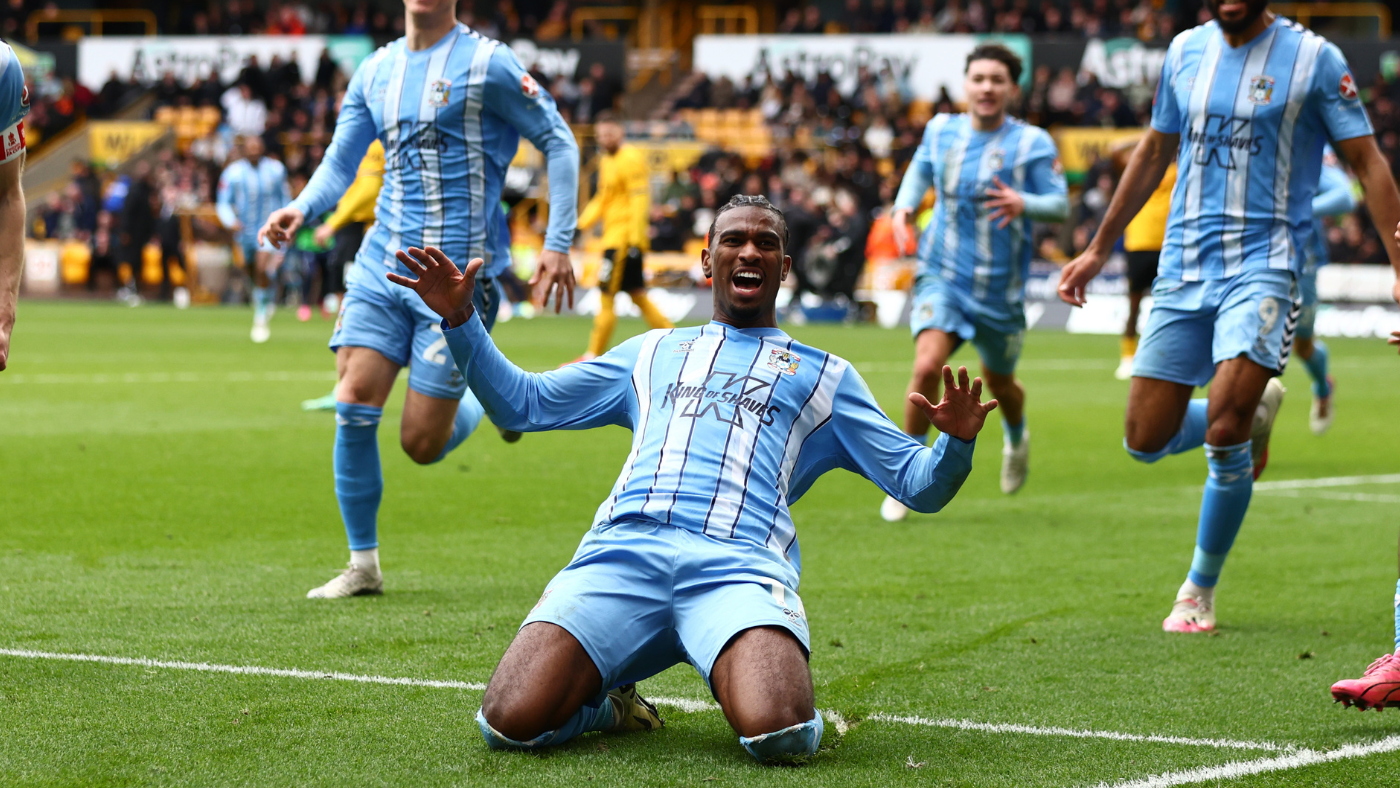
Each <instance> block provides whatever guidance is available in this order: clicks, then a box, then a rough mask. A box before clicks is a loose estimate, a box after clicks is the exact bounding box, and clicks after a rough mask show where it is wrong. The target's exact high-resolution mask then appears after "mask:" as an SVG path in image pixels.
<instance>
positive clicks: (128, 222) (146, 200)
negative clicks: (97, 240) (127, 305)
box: [118, 160, 158, 298]
mask: <svg viewBox="0 0 1400 788" xmlns="http://www.w3.org/2000/svg"><path fill="white" fill-rule="evenodd" d="M157 206H158V203H157V198H156V194H155V190H154V184H153V183H152V177H151V165H150V164H149V163H148V162H146V161H145V160H142V161H138V162H136V165H135V167H134V168H133V169H132V173H131V183H130V186H129V187H128V189H127V193H126V199H125V200H124V201H123V204H122V217H121V223H120V227H121V231H120V233H119V236H118V237H119V239H120V244H119V251H118V254H119V255H120V256H121V261H122V262H124V263H126V264H127V265H128V266H130V267H131V278H130V279H128V280H127V281H126V282H124V283H123V290H124V291H125V292H124V293H123V294H122V295H124V296H125V297H126V298H135V297H139V291H140V289H141V264H142V256H141V255H142V250H144V249H145V248H146V244H147V243H149V242H150V240H151V237H152V236H154V235H155V232H156V215H157V212H158V207H157Z"/></svg>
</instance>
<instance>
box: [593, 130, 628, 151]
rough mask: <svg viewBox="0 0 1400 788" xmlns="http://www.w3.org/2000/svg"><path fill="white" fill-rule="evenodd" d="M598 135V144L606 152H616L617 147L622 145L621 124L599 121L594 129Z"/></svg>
mask: <svg viewBox="0 0 1400 788" xmlns="http://www.w3.org/2000/svg"><path fill="white" fill-rule="evenodd" d="M594 133H595V134H597V135H598V144H599V145H601V146H602V147H603V149H604V150H606V151H607V152H608V153H617V149H618V148H620V147H622V136H623V134H622V126H621V125H620V124H617V123H599V124H598V127H597V128H596V129H594Z"/></svg>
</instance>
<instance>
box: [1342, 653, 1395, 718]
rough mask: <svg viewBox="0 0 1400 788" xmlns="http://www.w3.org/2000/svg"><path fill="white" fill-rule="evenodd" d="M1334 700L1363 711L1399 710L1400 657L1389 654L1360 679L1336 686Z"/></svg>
mask: <svg viewBox="0 0 1400 788" xmlns="http://www.w3.org/2000/svg"><path fill="white" fill-rule="evenodd" d="M1332 700H1333V701H1335V702H1337V703H1344V704H1346V705H1347V706H1355V707H1356V708H1358V709H1361V710H1362V711H1365V710H1367V709H1375V710H1376V711H1380V710H1381V709H1383V708H1385V707H1386V706H1393V707H1395V708H1400V656H1397V655H1395V654H1386V655H1385V656H1384V657H1381V658H1380V659H1378V660H1376V661H1375V662H1372V663H1371V667H1369V668H1366V674H1365V675H1364V676H1362V677H1361V678H1359V679H1347V680H1346V681H1339V682H1337V683H1336V684H1333V685H1332Z"/></svg>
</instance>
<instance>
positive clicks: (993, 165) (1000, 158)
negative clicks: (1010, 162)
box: [987, 150, 1006, 172]
mask: <svg viewBox="0 0 1400 788" xmlns="http://www.w3.org/2000/svg"><path fill="white" fill-rule="evenodd" d="M1005 163H1006V156H1005V155H1003V154H1002V152H1001V151H999V150H994V151H992V154H991V155H990V156H988V157H987V167H988V168H990V169H991V171H992V172H996V171H998V170H1000V169H1001V165H1003V164H1005Z"/></svg>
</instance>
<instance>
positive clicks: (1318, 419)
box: [1308, 375, 1337, 435]
mask: <svg viewBox="0 0 1400 788" xmlns="http://www.w3.org/2000/svg"><path fill="white" fill-rule="evenodd" d="M1327 387H1328V388H1329V389H1331V390H1332V393H1331V394H1328V395H1327V396H1325V397H1317V396H1314V397H1313V401H1312V408H1311V409H1310V410H1309V411H1308V426H1309V427H1311V428H1312V433H1313V434H1314V435H1321V434H1322V433H1324V432H1326V431H1327V428H1328V427H1331V426H1332V416H1333V415H1335V414H1334V413H1333V409H1332V396H1333V395H1334V394H1336V393H1337V384H1336V383H1333V382H1332V376H1331V375H1328V376H1327Z"/></svg>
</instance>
